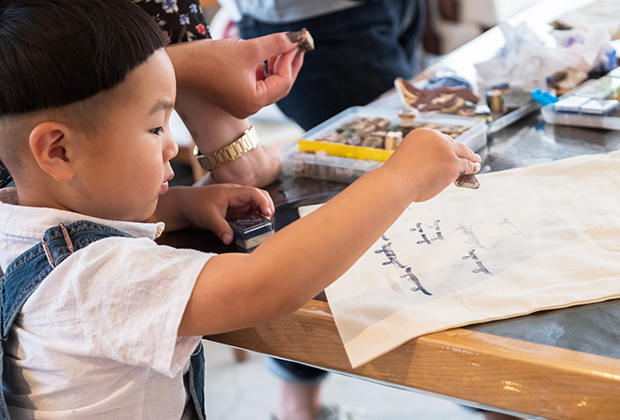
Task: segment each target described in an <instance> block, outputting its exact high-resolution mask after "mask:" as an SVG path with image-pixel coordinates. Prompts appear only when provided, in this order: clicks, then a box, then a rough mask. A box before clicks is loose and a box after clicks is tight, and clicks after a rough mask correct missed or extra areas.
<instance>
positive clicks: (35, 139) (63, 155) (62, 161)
mask: <svg viewBox="0 0 620 420" xmlns="http://www.w3.org/2000/svg"><path fill="white" fill-rule="evenodd" d="M70 133H71V130H70V129H69V127H67V126H66V125H64V124H61V123H57V122H52V121H46V122H43V123H41V124H39V125H37V126H36V127H35V128H34V129H33V130H32V131H31V132H30V138H29V144H30V150H31V151H32V154H33V156H34V158H35V160H36V161H37V164H38V165H39V167H40V168H41V169H42V170H44V171H45V172H47V173H48V174H50V175H51V176H52V177H53V178H54V179H56V180H57V181H68V180H70V179H71V178H73V175H74V172H73V168H72V162H70V160H69V156H68V153H67V146H70V141H69V137H70Z"/></svg>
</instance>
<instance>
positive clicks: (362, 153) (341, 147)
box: [297, 139, 394, 162]
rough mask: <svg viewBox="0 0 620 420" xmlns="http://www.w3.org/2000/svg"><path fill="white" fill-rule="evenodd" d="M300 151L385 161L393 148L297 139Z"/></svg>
mask: <svg viewBox="0 0 620 420" xmlns="http://www.w3.org/2000/svg"><path fill="white" fill-rule="evenodd" d="M297 145H298V147H299V151H300V152H315V153H316V152H325V153H327V154H328V155H330V156H338V157H343V158H348V159H359V160H374V161H377V162H385V161H386V160H388V159H389V157H390V156H392V153H393V152H394V151H393V150H384V149H373V148H371V147H360V146H352V145H350V144H341V143H332V142H329V141H316V140H304V139H299V140H297Z"/></svg>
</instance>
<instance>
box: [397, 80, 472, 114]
mask: <svg viewBox="0 0 620 420" xmlns="http://www.w3.org/2000/svg"><path fill="white" fill-rule="evenodd" d="M396 83H397V84H398V86H399V87H400V91H401V92H402V95H403V97H404V99H405V101H406V102H407V104H408V105H409V106H411V107H413V108H416V109H417V110H419V111H420V112H439V113H442V114H458V115H465V116H473V113H474V111H475V106H474V105H468V104H467V103H468V102H469V103H471V104H477V103H478V97H477V96H476V95H475V94H474V93H473V92H472V91H471V90H469V89H466V88H459V87H450V86H442V87H438V88H436V89H428V90H427V89H418V88H417V87H415V86H414V85H413V84H411V83H410V82H408V81H407V80H405V79H403V78H400V77H398V78H396Z"/></svg>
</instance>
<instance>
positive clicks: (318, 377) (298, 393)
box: [267, 358, 327, 420]
mask: <svg viewBox="0 0 620 420" xmlns="http://www.w3.org/2000/svg"><path fill="white" fill-rule="evenodd" d="M267 368H268V370H269V371H270V372H272V373H273V374H274V375H275V376H277V377H278V378H280V379H281V380H282V381H281V384H280V397H279V400H278V405H277V407H276V412H275V419H277V420H315V419H316V418H317V416H318V413H319V411H320V409H321V406H322V402H321V384H322V383H323V381H324V380H325V378H326V377H327V372H326V371H324V370H320V369H316V368H313V367H311V366H306V365H302V364H300V363H293V362H289V361H286V360H280V359H275V358H268V359H267Z"/></svg>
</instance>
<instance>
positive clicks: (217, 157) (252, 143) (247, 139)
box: [194, 125, 260, 172]
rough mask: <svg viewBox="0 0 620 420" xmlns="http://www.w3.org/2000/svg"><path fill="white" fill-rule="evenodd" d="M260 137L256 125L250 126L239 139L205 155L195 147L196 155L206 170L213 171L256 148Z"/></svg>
mask: <svg viewBox="0 0 620 420" xmlns="http://www.w3.org/2000/svg"><path fill="white" fill-rule="evenodd" d="M259 140H260V137H259V136H258V131H256V128H254V126H253V125H252V126H250V128H248V129H247V130H245V133H243V135H242V136H241V137H239V138H238V139H237V140H235V141H233V142H232V143H230V144H229V145H227V146H224V147H222V148H221V149H217V150H216V151H215V152H211V153H205V154H204V155H203V154H202V153H200V150H198V146H196V147H194V156H196V159H197V160H198V163H200V166H202V169H204V170H205V171H207V172H208V171H212V170H213V169H215V168H219V167H220V166H224V165H226V164H227V163H229V162H232V161H233V160H235V159H237V158H238V157H241V156H243V155H245V154H246V153H247V152H249V151H250V150H253V149H256V147H257V146H258V142H259Z"/></svg>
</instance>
